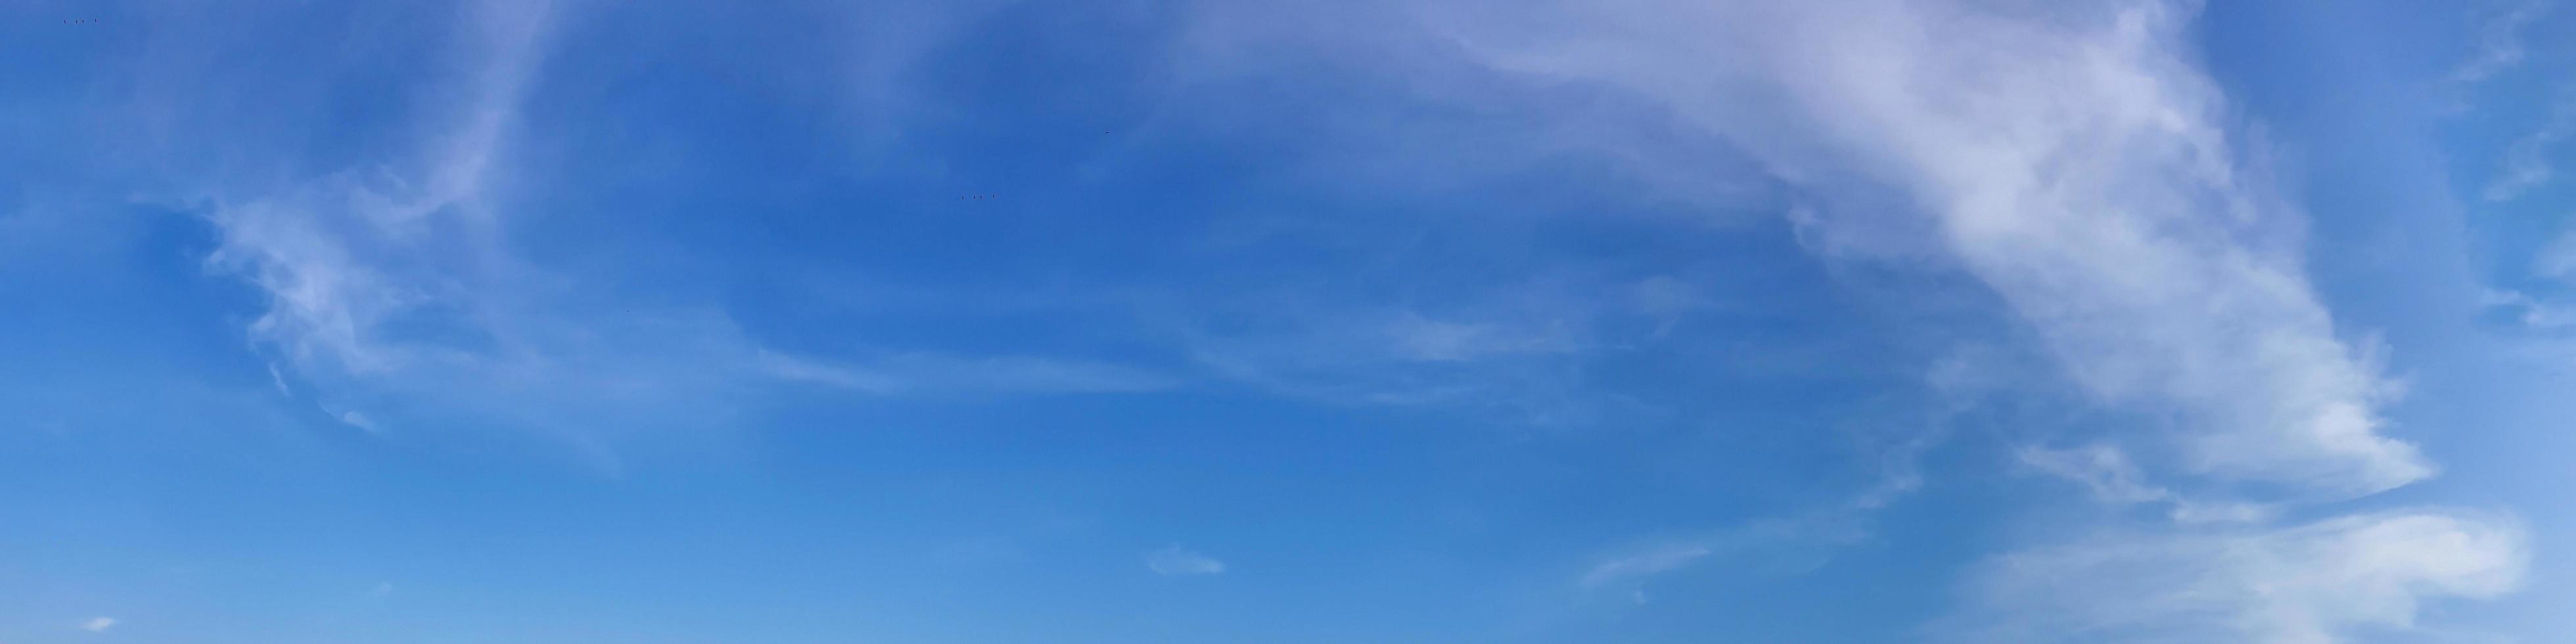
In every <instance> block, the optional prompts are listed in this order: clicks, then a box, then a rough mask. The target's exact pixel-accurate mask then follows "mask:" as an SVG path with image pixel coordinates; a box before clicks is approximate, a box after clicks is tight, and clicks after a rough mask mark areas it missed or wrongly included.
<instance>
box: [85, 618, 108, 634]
mask: <svg viewBox="0 0 2576 644" xmlns="http://www.w3.org/2000/svg"><path fill="white" fill-rule="evenodd" d="M115 625H116V619H115V618H112V617H92V618H89V621H86V622H81V625H80V628H81V630H84V631H89V632H92V633H105V632H107V629H108V628H109V627H112V626H115Z"/></svg>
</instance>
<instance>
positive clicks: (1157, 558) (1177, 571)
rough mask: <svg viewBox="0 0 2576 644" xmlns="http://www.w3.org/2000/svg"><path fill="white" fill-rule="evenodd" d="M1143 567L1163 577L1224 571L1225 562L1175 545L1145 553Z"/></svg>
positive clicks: (1211, 573)
mask: <svg viewBox="0 0 2576 644" xmlns="http://www.w3.org/2000/svg"><path fill="white" fill-rule="evenodd" d="M1145 568H1146V569H1149V570H1152V571H1154V574H1157V575H1162V576H1165V577H1186V576H1192V575H1213V574H1217V573H1221V572H1225V562H1222V561H1217V560H1216V559H1214V558H1211V557H1209V556H1207V555H1203V554H1199V553H1196V552H1191V551H1188V550H1183V549H1181V547H1180V546H1177V545H1175V546H1171V547H1167V548H1164V549H1161V550H1156V551H1153V552H1151V553H1147V554H1146V555H1145Z"/></svg>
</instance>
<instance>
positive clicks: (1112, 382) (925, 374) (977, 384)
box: [758, 351, 1180, 395]
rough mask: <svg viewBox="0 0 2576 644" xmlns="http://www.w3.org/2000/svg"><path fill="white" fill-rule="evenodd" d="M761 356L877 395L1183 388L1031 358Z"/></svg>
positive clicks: (791, 376)
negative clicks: (844, 359) (858, 359)
mask: <svg viewBox="0 0 2576 644" xmlns="http://www.w3.org/2000/svg"><path fill="white" fill-rule="evenodd" d="M758 360H759V367H758V368H759V370H760V371H761V372H762V373H764V374H766V375H768V376H770V377H773V378H777V379H780V380H786V381H792V382H805V383H811V384H817V385H823V386H827V387H832V388H836V389H844V390H849V391H853V392H859V393H867V394H875V395H941V394H1051V393H1134V392H1145V391H1159V390H1165V389H1171V388H1174V387H1177V386H1180V382H1179V381H1178V380H1175V379H1173V378H1170V377H1166V376H1163V375H1161V374H1157V373H1154V372H1150V371H1146V370H1142V369H1137V368H1134V367H1127V366H1122V365H1116V364H1108V363H1099V362H1086V361H1074V360H1057V359H1050V358H1036V357H1025V356H983V357H963V356H952V355H946V354H935V353H921V352H911V353H903V354H897V355H894V356H889V357H885V358H882V359H878V360H874V361H868V362H863V363H840V362H828V361H824V360H819V359H814V358H808V357H800V356H791V355H787V354H782V353H776V352H770V351H762V352H760V355H759V358H758Z"/></svg>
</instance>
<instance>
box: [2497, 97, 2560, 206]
mask: <svg viewBox="0 0 2576 644" xmlns="http://www.w3.org/2000/svg"><path fill="white" fill-rule="evenodd" d="M2558 94H2559V96H2558V100H2557V101H2556V102H2554V103H2552V105H2551V109H2550V110H2549V117H2548V120H2547V121H2546V122H2544V123H2542V124H2541V126H2540V127H2539V128H2538V129H2535V130H2532V131H2531V132H2530V133H2528V134H2524V135H2522V136H2521V137H2519V138H2516V139H2514V140H2513V142H2512V143H2510V144H2507V145H2506V146H2505V151H2504V160H2503V162H2502V163H2501V164H2499V166H2498V167H2497V168H2496V172H2495V175H2494V177H2493V178H2491V179H2489V180H2488V181H2487V186H2486V190H2485V192H2484V193H2483V194H2484V195H2485V196H2486V199H2487V200H2488V201H2512V200H2514V199H2515V198H2518V197H2521V196H2522V195H2523V193H2526V192H2530V191H2531V190H2532V189H2534V188H2539V187H2541V186H2543V185H2545V184H2547V183H2549V179H2550V177H2551V176H2552V175H2553V174H2555V172H2556V167H2555V166H2554V164H2552V163H2551V162H2550V161H2551V157H2550V155H2551V154H2552V153H2555V152H2556V151H2557V149H2558V147H2559V146H2560V144H2562V143H2564V142H2566V139H2567V137H2568V136H2570V135H2576V88H2571V89H2568V90H2563V91H2560V92H2559V93H2558Z"/></svg>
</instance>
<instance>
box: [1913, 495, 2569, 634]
mask: <svg viewBox="0 0 2576 644" xmlns="http://www.w3.org/2000/svg"><path fill="white" fill-rule="evenodd" d="M2528 541H2529V540H2528V537H2527V536H2526V534H2525V532H2524V530H2523V528H2522V527H2521V525H2520V524H2519V523H2517V522H2515V521H2513V520H2511V519H2507V518H2502V517H2494V516H2486V515H2479V514H2472V513H2466V512H2458V511H2446V510H2411V511H2396V512H2387V513H2381V514H2370V515H2359V516H2349V517H2341V518H2336V519H2331V520H2327V521H2322V522H2318V523H2314V524H2309V525H2305V526H2297V527H2290V528H2278V529H2242V530H2228V531H2217V532H2206V533H2187V534H2161V535H2121V536H2112V537H2105V538H2100V539H2095V540H2091V541H2086V542H2081V543H2077V544H2074V545H2067V546H2058V547H2051V548H2044V549H2039V550H2033V551H2027V552H2021V553H2016V554H2012V555H2007V556H2004V557H2001V558H1998V559H1996V560H1993V561H1990V562H1988V563H1987V564H1986V566H1985V570H1984V571H1983V574H1982V575H1981V576H1980V579H1979V582H1978V583H1977V584H1974V585H1973V586H1972V593H1971V594H1972V596H1973V597H1974V599H1975V601H1976V602H1978V603H1979V604H1980V606H1979V610H1980V611H1982V612H1979V613H1976V614H1974V615H1973V616H1971V617H1968V618H1965V619H1963V620H1959V621H1954V622H1950V623H1948V624H1945V625H1944V626H1946V627H1948V628H1947V629H1945V630H1948V631H1949V632H1947V633H1945V634H1946V635H1950V636H1953V638H1954V639H1956V640H1959V641H1978V642H1988V641H2006V642H2146V641H2153V642H2167V641H2201V642H2218V641H2226V642H2259V643H2264V644H2328V643H2331V642H2338V641H2343V640H2342V639H2341V635H2342V634H2343V633H2345V632H2347V631H2349V630H2352V629H2354V628H2356V627H2372V628H2375V629H2396V630H2406V629H2413V628H2414V627H2415V615H2416V613H2417V612H2418V608H2419V607H2420V606H2421V605H2422V603H2423V602H2425V601H2427V600H2433V599H2440V598H2491V597H2495V596H2499V595H2502V594H2505V593H2508V592H2511V591H2513V590H2514V589H2516V588H2517V587H2518V586H2520V585H2521V583H2522V577H2523V573H2524V568H2525V567H2526V565H2527V564H2528V561H2529V558H2530V554H2529V544H2528Z"/></svg>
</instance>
